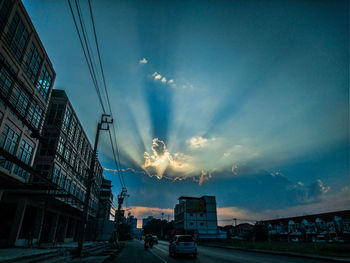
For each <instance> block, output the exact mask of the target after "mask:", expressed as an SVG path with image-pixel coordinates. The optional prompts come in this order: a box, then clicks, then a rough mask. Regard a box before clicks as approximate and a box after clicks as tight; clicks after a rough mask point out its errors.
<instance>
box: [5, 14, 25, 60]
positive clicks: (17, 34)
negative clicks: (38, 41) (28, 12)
mask: <svg viewBox="0 0 350 263" xmlns="http://www.w3.org/2000/svg"><path fill="white" fill-rule="evenodd" d="M28 37H29V34H28V31H27V29H26V27H25V26H24V23H23V21H22V20H21V18H20V17H19V15H18V13H16V14H15V15H14V17H13V19H12V22H11V24H10V27H9V30H8V32H7V35H6V42H7V44H8V46H9V48H10V50H11V51H12V53H13V54H14V55H15V57H16V59H17V60H18V61H19V62H20V61H21V59H22V57H23V54H24V50H25V46H26V43H27V40H28Z"/></svg>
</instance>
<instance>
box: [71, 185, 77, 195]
mask: <svg viewBox="0 0 350 263" xmlns="http://www.w3.org/2000/svg"><path fill="white" fill-rule="evenodd" d="M76 187H77V185H76V183H73V184H72V188H71V189H70V190H71V191H70V193H71V194H72V195H75V188H76Z"/></svg>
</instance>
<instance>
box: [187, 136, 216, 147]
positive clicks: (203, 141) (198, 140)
mask: <svg viewBox="0 0 350 263" xmlns="http://www.w3.org/2000/svg"><path fill="white" fill-rule="evenodd" d="M215 140H216V138H212V139H207V138H203V137H202V136H197V137H192V138H191V139H190V140H188V141H187V144H188V145H189V146H190V147H191V148H192V149H200V148H203V147H206V146H207V145H208V143H209V142H211V141H215Z"/></svg>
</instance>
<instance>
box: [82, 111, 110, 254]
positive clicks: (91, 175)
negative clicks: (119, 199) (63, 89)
mask: <svg viewBox="0 0 350 263" xmlns="http://www.w3.org/2000/svg"><path fill="white" fill-rule="evenodd" d="M110 123H113V119H112V118H111V116H110V115H107V114H102V116H101V122H99V123H98V124H97V131H96V138H95V145H94V150H93V153H92V157H91V162H90V170H89V175H88V179H87V184H86V194H85V200H84V208H83V214H82V218H81V231H80V237H79V242H78V256H79V257H81V256H82V252H83V243H84V239H85V232H86V226H87V221H88V216H89V201H90V194H91V187H92V183H93V182H94V181H95V176H94V175H95V174H94V173H95V164H96V159H97V146H98V140H99V138H100V131H101V130H104V131H107V130H109V124H110ZM103 124H107V125H103Z"/></svg>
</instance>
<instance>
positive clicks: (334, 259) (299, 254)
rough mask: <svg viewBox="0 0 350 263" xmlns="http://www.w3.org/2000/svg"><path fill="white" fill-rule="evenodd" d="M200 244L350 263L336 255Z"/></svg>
mask: <svg viewBox="0 0 350 263" xmlns="http://www.w3.org/2000/svg"><path fill="white" fill-rule="evenodd" d="M199 246H203V247H217V248H225V249H233V250H241V251H247V252H255V253H263V254H271V255H279V256H290V257H299V258H309V259H316V260H322V261H323V260H324V261H325V260H327V261H333V262H344V263H345V262H346V263H350V258H336V257H325V256H317V255H313V254H302V253H296V252H286V251H277V250H262V249H251V248H241V247H233V246H222V245H215V244H210V245H209V244H199Z"/></svg>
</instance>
